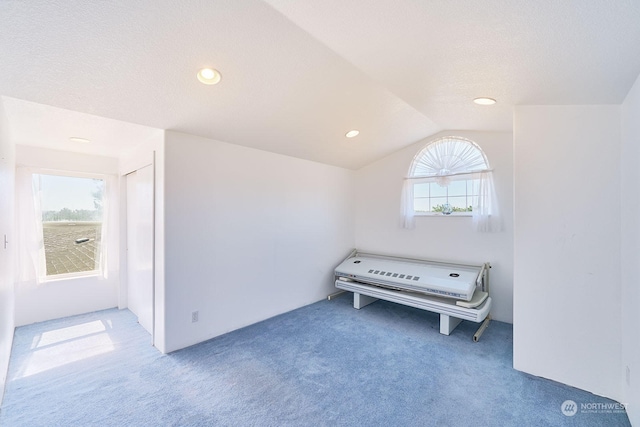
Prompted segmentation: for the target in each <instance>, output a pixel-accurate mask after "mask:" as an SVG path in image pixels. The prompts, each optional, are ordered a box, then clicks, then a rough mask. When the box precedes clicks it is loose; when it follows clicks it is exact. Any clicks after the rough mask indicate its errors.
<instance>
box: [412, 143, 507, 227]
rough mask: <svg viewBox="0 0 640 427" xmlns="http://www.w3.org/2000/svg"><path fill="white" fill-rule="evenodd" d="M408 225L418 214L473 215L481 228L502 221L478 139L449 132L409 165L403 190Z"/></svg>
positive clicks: (497, 225)
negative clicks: (448, 134)
mask: <svg viewBox="0 0 640 427" xmlns="http://www.w3.org/2000/svg"><path fill="white" fill-rule="evenodd" d="M402 213H403V214H402V218H403V226H404V227H405V228H412V227H413V226H414V217H415V216H434V215H447V216H461V215H462V216H472V217H473V219H474V223H475V224H476V229H477V230H478V231H498V230H499V229H501V223H500V221H499V217H498V209H497V203H496V198H495V191H494V188H493V175H492V171H491V169H490V167H489V161H488V160H487V157H486V155H485V154H484V152H483V151H482V149H481V148H480V146H478V144H476V143H475V142H473V141H471V140H469V139H466V138H462V137H456V136H447V137H443V138H439V139H436V140H434V141H431V142H429V143H428V144H427V145H426V146H425V147H424V148H423V149H422V150H420V151H419V152H418V153H417V154H416V155H415V157H414V158H413V161H412V162H411V166H410V167H409V174H408V175H407V177H406V178H405V180H404V185H403V192H402Z"/></svg>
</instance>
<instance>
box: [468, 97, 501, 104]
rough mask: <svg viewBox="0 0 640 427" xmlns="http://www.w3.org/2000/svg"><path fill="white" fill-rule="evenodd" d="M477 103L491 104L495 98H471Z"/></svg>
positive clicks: (494, 101)
mask: <svg viewBox="0 0 640 427" xmlns="http://www.w3.org/2000/svg"><path fill="white" fill-rule="evenodd" d="M473 102H475V103H476V104H478V105H493V104H495V103H496V100H495V99H493V98H484V97H483V98H476V99H474V100H473Z"/></svg>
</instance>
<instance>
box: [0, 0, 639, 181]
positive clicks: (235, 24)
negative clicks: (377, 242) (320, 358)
mask: <svg viewBox="0 0 640 427" xmlns="http://www.w3.org/2000/svg"><path fill="white" fill-rule="evenodd" d="M638 22H640V0H611V1H604V0H600V1H598V0H590V1H588V2H574V1H566V2H557V1H551V0H537V1H518V0H512V1H487V0H483V1H477V0H464V1H461V0H449V1H446V2H444V1H443V2H440V1H438V2H436V1H420V2H418V1H412V0H411V1H410V0H404V1H399V0H393V1H392V0H374V1H370V0H367V1H365V0H341V1H339V0H323V1H318V0H305V1H294V0H267V1H260V0H219V1H195V0H186V1H180V2H175V1H168V0H154V1H150V0H147V1H135V2H130V1H124V0H123V1H111V2H86V1H69V0H47V1H43V0H32V1H29V2H24V1H13V0H3V1H0V58H2V65H0V95H2V96H5V97H11V98H16V99H13V100H8V101H7V102H8V103H9V102H10V103H11V105H9V107H7V108H6V109H7V114H8V116H9V121H10V125H11V131H12V135H14V136H15V138H16V140H17V141H19V142H20V143H24V144H29V145H40V146H49V147H52V148H60V149H67V150H76V149H75V148H74V147H73V146H72V147H69V145H68V144H66V145H65V144H63V142H61V140H63V139H64V134H65V133H66V132H68V133H73V135H68V136H82V135H79V133H82V132H85V133H90V132H91V130H90V129H88V128H86V127H85V128H79V129H78V131H75V129H74V128H73V126H74V124H75V123H82V122H83V120H84V122H85V123H94V124H93V126H94V128H95V129H94V131H95V132H94V133H95V134H99V135H105V136H104V138H106V139H110V138H114V136H113V135H119V136H118V141H117V142H114V141H104V142H100V143H96V145H95V146H93V147H92V148H87V147H85V148H82V150H85V151H86V150H95V151H96V153H98V151H99V154H103V155H117V154H118V153H119V152H121V151H122V150H124V149H127V147H129V146H130V145H133V144H135V142H134V141H137V140H139V138H141V136H135V137H130V138H128V137H125V136H123V135H125V134H122V133H118V132H119V131H118V132H115V131H114V130H113V126H116V125H117V123H118V122H117V121H123V122H129V123H133V124H137V125H142V126H146V127H150V128H156V129H172V130H177V131H183V132H187V133H192V134H195V135H201V136H205V137H210V138H214V139H219V140H223V141H227V142H231V143H235V144H240V145H245V146H250V147H255V148H260V149H264V150H267V151H273V152H276V153H281V154H286V155H291V156H295V157H300V158H305V159H310V160H314V161H319V162H323V163H328V164H333V165H337V166H343V167H348V168H353V169H356V168H358V167H361V166H363V165H365V164H368V163H370V162H372V161H375V160H377V159H379V158H381V157H383V156H385V155H387V154H389V153H391V152H393V151H396V150H398V149H400V148H402V147H404V146H407V145H409V144H411V143H413V142H416V141H417V140H420V139H422V138H425V137H427V136H429V135H431V134H434V133H436V132H438V131H440V130H442V129H464V130H467V129H473V130H511V126H512V124H511V121H512V107H513V105H518V104H599V103H608V104H611V103H613V104H615V103H620V102H621V101H622V100H623V98H624V96H625V95H626V93H627V92H628V90H629V88H630V87H631V84H632V83H633V81H634V80H635V78H636V77H637V76H638V74H639V73H640V25H638V24H637V23H638ZM203 66H213V67H215V68H217V69H218V70H220V71H221V73H222V76H223V79H222V82H221V83H220V84H218V85H215V86H204V85H202V84H200V83H199V82H198V81H197V80H196V78H195V74H196V72H197V70H198V69H199V68H201V67H203ZM477 96H491V97H494V98H497V99H498V104H497V105H495V106H493V107H480V106H476V105H474V104H473V103H471V102H470V101H471V99H473V98H475V97H477ZM18 100H24V101H28V102H23V103H20V101H18ZM34 103H37V104H43V105H40V106H38V105H36V104H34ZM47 106H50V107H56V108H48V107H47ZM60 109H66V110H70V111H71V112H80V113H84V115H82V116H78V117H77V118H74V117H73V114H72V113H71V112H67V113H63V112H61V110H60ZM49 110H50V111H49ZM48 114H51V116H48ZM88 115H91V116H98V117H95V118H92V119H87V117H90V116H88ZM34 116H35V117H38V119H37V120H34ZM83 117H84V119H83ZM100 117H103V118H107V119H109V120H105V121H104V122H103V121H101V120H100ZM61 121H64V122H65V126H66V125H68V126H69V127H68V128H67V127H65V126H58V127H57V128H56V130H55V132H54V131H52V130H51V129H53V128H51V129H49V128H50V127H52V126H53V125H54V124H58V125H60V122H61ZM127 126H129V128H127ZM133 128H134V127H131V126H130V125H128V124H127V123H125V124H123V129H122V132H127V129H129V130H131V129H133ZM353 128H356V129H359V130H360V131H361V134H360V136H358V137H357V138H354V139H351V140H348V139H346V138H344V133H345V132H346V131H348V130H349V129H353ZM67 129H68V130H67ZM136 129H137V130H141V131H142V133H144V132H145V131H150V132H151V131H152V130H153V129H151V130H149V129H144V128H142V127H139V128H136ZM81 131H82V132H81ZM54 134H55V135H59V137H57V138H52V137H51V135H54ZM109 135H111V136H109ZM132 135H137V134H135V132H134V134H132ZM102 138H103V137H102V136H101V137H99V139H100V140H101V141H102ZM36 140H37V143H36ZM78 150H80V149H78Z"/></svg>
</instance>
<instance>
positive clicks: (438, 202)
mask: <svg viewBox="0 0 640 427" xmlns="http://www.w3.org/2000/svg"><path fill="white" fill-rule="evenodd" d="M445 203H447V198H446V197H434V198H432V199H431V212H442V208H443V206H444V205H445Z"/></svg>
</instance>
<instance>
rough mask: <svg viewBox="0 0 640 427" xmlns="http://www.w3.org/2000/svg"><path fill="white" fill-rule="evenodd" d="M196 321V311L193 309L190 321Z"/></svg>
mask: <svg viewBox="0 0 640 427" xmlns="http://www.w3.org/2000/svg"><path fill="white" fill-rule="evenodd" d="M197 321H198V312H197V311H194V312H193V313H191V323H195V322H197Z"/></svg>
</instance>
